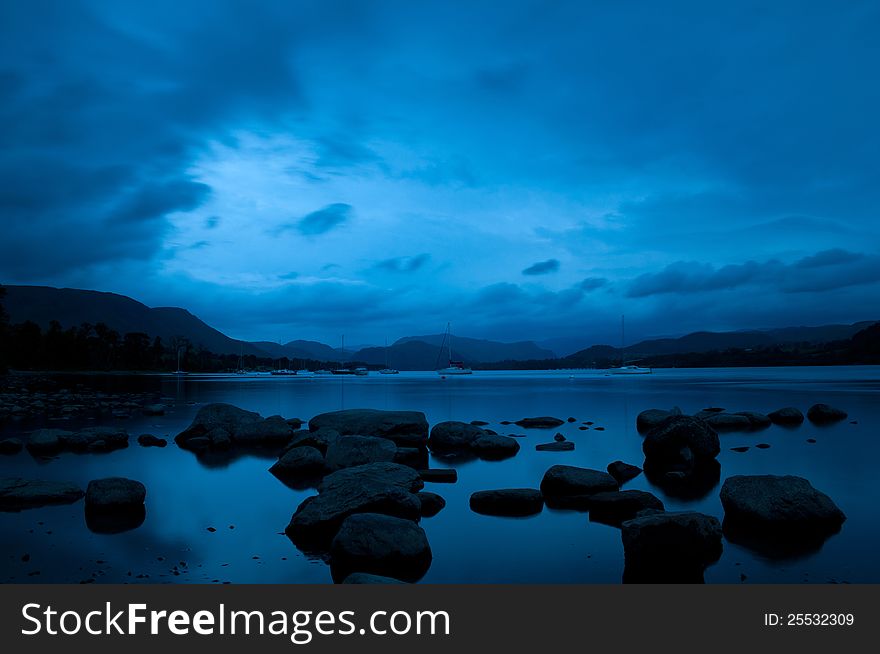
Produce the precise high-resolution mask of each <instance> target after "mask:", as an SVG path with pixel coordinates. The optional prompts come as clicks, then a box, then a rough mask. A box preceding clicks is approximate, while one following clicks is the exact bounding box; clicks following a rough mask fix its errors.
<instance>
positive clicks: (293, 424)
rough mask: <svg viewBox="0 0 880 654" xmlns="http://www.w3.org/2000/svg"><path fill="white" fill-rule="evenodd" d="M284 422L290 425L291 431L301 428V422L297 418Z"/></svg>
mask: <svg viewBox="0 0 880 654" xmlns="http://www.w3.org/2000/svg"><path fill="white" fill-rule="evenodd" d="M285 422H286V423H287V424H288V425H290V428H291V429H293V430H297V429H299V428H300V427H302V426H303V421H302V420H300V419H299V418H288V419H287V420H286V421H285Z"/></svg>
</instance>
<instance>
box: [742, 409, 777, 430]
mask: <svg viewBox="0 0 880 654" xmlns="http://www.w3.org/2000/svg"><path fill="white" fill-rule="evenodd" d="M733 415H737V416H745V417H746V418H747V419H748V421H749V424H750V425H751V428H752V431H757V430H758V429H765V428H767V427H769V426H770V425H771V424H772V421H771V420H770V416H768V415H765V414H763V413H758V412H757V411H737V412H736V413H735V414H733Z"/></svg>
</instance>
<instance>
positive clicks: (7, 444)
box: [0, 438, 24, 454]
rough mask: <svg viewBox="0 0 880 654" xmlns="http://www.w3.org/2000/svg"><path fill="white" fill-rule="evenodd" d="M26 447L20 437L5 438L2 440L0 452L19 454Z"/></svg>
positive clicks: (0, 441)
mask: <svg viewBox="0 0 880 654" xmlns="http://www.w3.org/2000/svg"><path fill="white" fill-rule="evenodd" d="M23 447H24V443H22V442H21V440H20V439H18V438H4V439H3V440H0V454H18V453H19V452H21V450H22V448H23Z"/></svg>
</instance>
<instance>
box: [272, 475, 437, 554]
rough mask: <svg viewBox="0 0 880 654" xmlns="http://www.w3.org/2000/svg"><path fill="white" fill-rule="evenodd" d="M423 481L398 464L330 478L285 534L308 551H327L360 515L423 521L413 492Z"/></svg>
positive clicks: (300, 508) (295, 514)
mask: <svg viewBox="0 0 880 654" xmlns="http://www.w3.org/2000/svg"><path fill="white" fill-rule="evenodd" d="M421 484H422V482H421V479H420V478H419V476H418V474H417V473H416V472H415V471H414V470H412V469H411V468H407V467H405V466H401V465H398V464H396V463H370V464H366V465H362V466H356V467H352V468H345V469H343V470H340V471H338V472H334V473H333V474H330V475H327V477H325V478H324V481H323V482H321V485H320V486H318V495H316V496H313V497H308V498H306V499H305V500H304V501H303V502H302V503H301V504H300V505H299V507H298V508H297V510H296V512H295V513H294V514H293V517H292V518H291V520H290V524H288V526H287V529H286V530H285V531H286V533H287V535H288V537H289V538H290V539H291V541H293V543H294V544H295V545H296V546H297V547H299V548H301V549H307V550H313V549H323V548H324V547H326V546H327V545H328V544H329V543H330V541H331V540H332V539H333V536H334V535H335V534H336V532H337V531H338V529H339V526H340V525H341V524H342V522H343V521H344V520H345V519H346V518H348V517H349V516H351V515H353V514H356V513H382V514H386V515H391V516H395V517H399V518H405V519H408V520H418V519H419V518H420V517H421V502H420V501H419V499H418V497H416V495H415V494H414V493H413V491H416V490H418V489H419V488H421Z"/></svg>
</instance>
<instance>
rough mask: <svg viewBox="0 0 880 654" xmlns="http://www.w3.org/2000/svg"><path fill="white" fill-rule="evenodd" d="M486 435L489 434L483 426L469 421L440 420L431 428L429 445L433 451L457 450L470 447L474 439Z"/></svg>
mask: <svg viewBox="0 0 880 654" xmlns="http://www.w3.org/2000/svg"><path fill="white" fill-rule="evenodd" d="M484 436H488V434H487V433H486V431H485V430H484V429H483V428H482V427H477V426H475V425H472V424H469V423H467V422H459V421H457V420H447V421H445V422H439V423H437V424H436V425H434V426H433V427H432V428H431V436H430V438H428V447H430V448H431V450H432V451H433V452H440V453H447V452H455V451H459V450H464V449H470V447H471V444H472V443H473V442H474V441H476V440H477V439H478V438H481V437H484Z"/></svg>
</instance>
